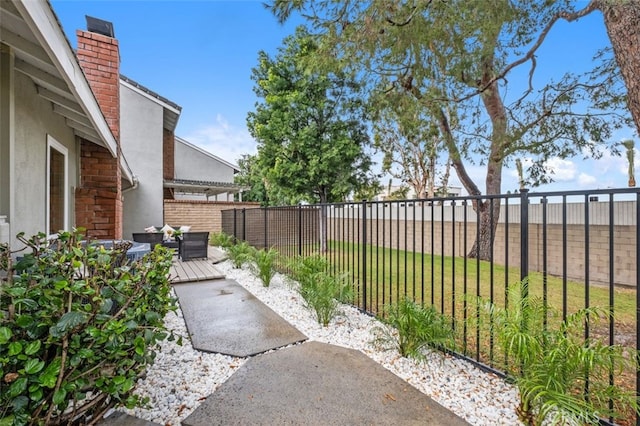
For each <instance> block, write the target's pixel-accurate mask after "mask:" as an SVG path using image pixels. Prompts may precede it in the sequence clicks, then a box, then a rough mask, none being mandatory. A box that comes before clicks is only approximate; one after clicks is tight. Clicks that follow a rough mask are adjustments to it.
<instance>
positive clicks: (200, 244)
mask: <svg viewBox="0 0 640 426" xmlns="http://www.w3.org/2000/svg"><path fill="white" fill-rule="evenodd" d="M177 240H178V257H179V258H180V259H181V260H182V261H187V260H190V259H197V258H206V257H207V256H208V253H207V250H208V247H209V233H208V232H185V233H183V234H182V235H180V236H178V237H177Z"/></svg>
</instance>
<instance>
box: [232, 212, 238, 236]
mask: <svg viewBox="0 0 640 426" xmlns="http://www.w3.org/2000/svg"><path fill="white" fill-rule="evenodd" d="M237 213H238V209H236V208H235V207H234V209H233V239H234V240H235V241H238V217H237V216H238V215H237Z"/></svg>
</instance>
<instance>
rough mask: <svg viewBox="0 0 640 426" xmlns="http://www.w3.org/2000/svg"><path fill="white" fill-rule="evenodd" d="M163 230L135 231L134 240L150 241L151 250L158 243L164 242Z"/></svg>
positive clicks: (139, 241) (138, 241) (140, 241)
mask: <svg viewBox="0 0 640 426" xmlns="http://www.w3.org/2000/svg"><path fill="white" fill-rule="evenodd" d="M162 236H163V234H162V232H134V233H133V241H135V242H137V243H149V245H150V246H151V250H153V249H154V248H155V246H156V245H158V244H162Z"/></svg>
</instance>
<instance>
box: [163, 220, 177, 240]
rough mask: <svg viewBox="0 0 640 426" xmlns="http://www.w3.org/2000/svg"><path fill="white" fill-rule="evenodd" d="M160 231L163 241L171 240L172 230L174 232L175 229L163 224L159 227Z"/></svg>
mask: <svg viewBox="0 0 640 426" xmlns="http://www.w3.org/2000/svg"><path fill="white" fill-rule="evenodd" d="M160 231H161V232H163V233H164V240H165V241H171V240H173V234H174V232H176V230H175V229H174V228H172V227H171V226H169V225H167V224H165V225H164V226H163V227H162V228H161V229H160Z"/></svg>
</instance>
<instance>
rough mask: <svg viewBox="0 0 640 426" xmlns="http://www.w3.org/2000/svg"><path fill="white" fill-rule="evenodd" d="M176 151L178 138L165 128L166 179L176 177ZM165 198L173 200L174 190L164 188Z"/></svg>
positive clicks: (163, 163)
mask: <svg viewBox="0 0 640 426" xmlns="http://www.w3.org/2000/svg"><path fill="white" fill-rule="evenodd" d="M175 152H176V139H175V135H174V133H173V132H172V131H169V130H167V129H163V131H162V178H163V179H165V180H173V179H175ZM163 193H164V197H163V198H164V199H165V200H173V190H172V189H170V188H164V191H163Z"/></svg>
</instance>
